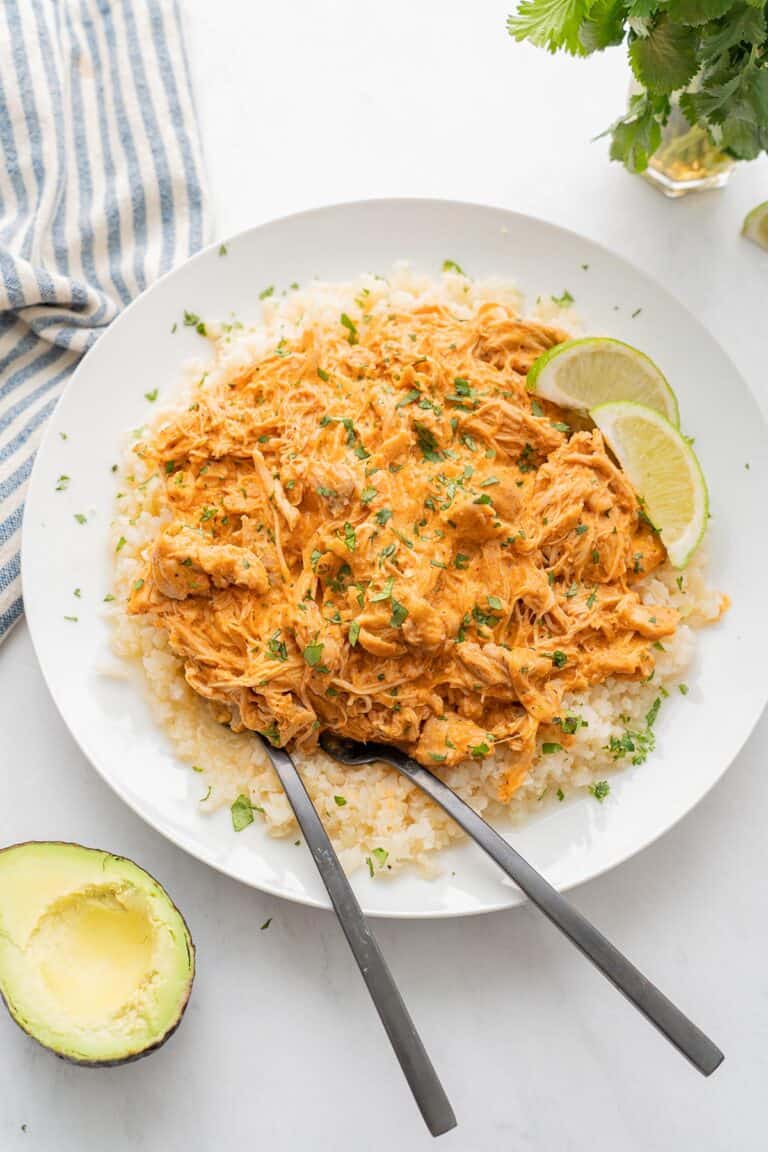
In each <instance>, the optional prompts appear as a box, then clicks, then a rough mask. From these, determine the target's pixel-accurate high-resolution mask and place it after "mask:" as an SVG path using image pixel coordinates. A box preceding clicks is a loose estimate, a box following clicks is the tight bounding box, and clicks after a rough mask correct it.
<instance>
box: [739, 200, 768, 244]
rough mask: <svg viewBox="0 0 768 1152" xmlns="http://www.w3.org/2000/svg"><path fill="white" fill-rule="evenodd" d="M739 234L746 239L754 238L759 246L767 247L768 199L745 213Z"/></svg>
mask: <svg viewBox="0 0 768 1152" xmlns="http://www.w3.org/2000/svg"><path fill="white" fill-rule="evenodd" d="M741 234H742V236H746V237H747V239H748V240H754V242H755V244H759V245H760V247H761V248H768V200H766V201H765V202H764V203H763V204H758V206H757V208H753V209H752V211H751V212H748V213H747V215H746V216H745V217H744V223H743V224H742V226H741Z"/></svg>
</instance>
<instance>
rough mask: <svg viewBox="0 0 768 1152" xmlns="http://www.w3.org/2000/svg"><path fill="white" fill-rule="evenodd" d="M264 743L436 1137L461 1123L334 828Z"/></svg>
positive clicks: (279, 754) (283, 755)
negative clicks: (332, 836) (338, 849)
mask: <svg viewBox="0 0 768 1152" xmlns="http://www.w3.org/2000/svg"><path fill="white" fill-rule="evenodd" d="M263 744H264V747H265V749H266V751H267V753H268V755H269V758H270V760H271V761H272V767H273V768H274V769H275V772H276V773H277V775H278V777H279V779H280V783H281V784H282V786H283V789H284V790H285V794H286V796H287V797H288V800H289V802H290V805H291V807H292V808H293V811H294V812H295V814H296V819H297V820H298V822H299V826H300V828H301V830H302V832H303V833H304V839H305V840H306V842H307V844H308V846H309V850H310V852H311V853H312V856H313V859H314V861H315V864H316V865H317V870H318V872H319V873H320V876H321V878H322V881H323V883H324V884H325V887H326V889H327V891H328V895H329V896H330V898H331V903H332V904H333V907H334V909H335V912H336V915H337V916H338V918H339V923H340V924H341V927H342V929H343V931H344V935H345V936H346V938H347V943H348V944H349V946H350V948H351V949H352V953H353V955H354V957H355V960H356V961H357V966H358V968H359V969H360V972H361V973H362V976H363V979H364V980H365V983H366V984H367V985H368V991H369V992H370V994H371V999H372V1000H373V1003H374V1005H375V1006H376V1011H377V1012H378V1014H379V1018H380V1019H381V1022H382V1024H383V1025H384V1027H385V1029H386V1032H387V1035H388V1036H389V1040H390V1043H391V1045H392V1047H393V1048H394V1050H395V1055H396V1056H397V1059H398V1060H399V1062H400V1067H401V1068H402V1070H403V1073H404V1074H405V1078H406V1080H407V1081H408V1084H409V1086H410V1089H411V1092H412V1093H413V1095H414V1099H415V1100H416V1103H417V1104H418V1106H419V1110H420V1111H421V1114H422V1116H423V1117H424V1122H425V1123H426V1125H427V1128H429V1131H430V1132H431V1133H432V1135H433V1136H440V1135H442V1133H443V1132H449V1131H450V1129H451V1128H455V1127H456V1117H455V1116H454V1113H453V1109H452V1108H451V1105H450V1101H449V1100H448V1097H447V1096H446V1094H445V1091H444V1090H443V1086H442V1084H441V1083H440V1081H439V1080H438V1078H437V1073H436V1072H435V1070H434V1068H433V1067H432V1062H431V1060H430V1059H429V1056H428V1055H427V1052H426V1049H425V1048H424V1045H423V1044H422V1042H421V1039H420V1037H419V1034H418V1032H417V1031H416V1028H415V1026H414V1023H413V1021H412V1020H411V1017H410V1015H409V1013H408V1009H407V1008H406V1006H405V1002H404V1000H403V998H402V996H401V995H400V992H399V991H398V988H397V985H396V984H395V981H394V978H393V976H392V973H391V972H390V970H389V968H388V966H387V962H386V960H385V959H384V956H383V955H382V952H381V949H380V948H379V945H378V943H377V942H376V938H375V937H374V935H373V932H372V931H371V929H370V926H369V925H368V922H367V921H366V919H365V916H364V915H363V911H362V909H361V907H360V905H359V904H358V902H357V899H356V897H355V894H354V892H353V891H352V887H351V885H350V883H349V880H347V877H346V875H345V873H344V869H343V868H342V867H341V864H340V863H339V858H338V856H337V855H336V853H335V852H334V850H333V845H332V844H331V841H330V840H329V838H328V833H327V832H326V830H325V828H324V827H323V823H322V821H321V819H320V817H319V816H318V814H317V809H316V808H315V806H314V804H313V803H312V801H311V800H310V798H309V795H308V793H307V790H306V788H305V787H304V784H303V782H302V779H301V776H300V775H299V773H298V771H297V769H296V765H295V764H294V763H293V760H292V759H291V757H290V756H289V755H288V753H287V752H286V751H285V750H284V749H282V748H273V747H272V745H271V744H269V743H268V742H267V741H266V740H263Z"/></svg>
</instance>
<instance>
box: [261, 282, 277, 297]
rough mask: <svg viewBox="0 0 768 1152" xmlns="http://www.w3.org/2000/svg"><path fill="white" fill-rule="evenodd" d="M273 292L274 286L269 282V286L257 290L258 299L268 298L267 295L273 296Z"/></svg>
mask: <svg viewBox="0 0 768 1152" xmlns="http://www.w3.org/2000/svg"><path fill="white" fill-rule="evenodd" d="M274 294H275V286H274V284H270V285H269V287H268V288H265V289H264V291H263V292H259V300H268V299H269V297H270V296H274Z"/></svg>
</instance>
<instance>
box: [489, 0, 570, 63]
mask: <svg viewBox="0 0 768 1152" xmlns="http://www.w3.org/2000/svg"><path fill="white" fill-rule="evenodd" d="M588 7H589V4H588V0H522V3H520V4H519V5H518V9H517V13H516V14H515V15H514V16H510V17H509V19H508V20H507V31H508V32H509V34H510V36H514V38H515V40H530V41H531V43H532V44H536V45H537V47H539V48H547V49H548V50H549V51H550V52H555V51H556V50H557V49H558V48H562V49H564V50H565V51H566V52H570V53H571V55H573V56H578V55H580V54H581V53H582V51H583V49H582V46H581V41H580V40H579V30H580V28H581V26H582V22H583V20H584V17H585V16H586V14H587V10H588Z"/></svg>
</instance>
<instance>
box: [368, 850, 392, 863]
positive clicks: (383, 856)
mask: <svg viewBox="0 0 768 1152" xmlns="http://www.w3.org/2000/svg"><path fill="white" fill-rule="evenodd" d="M371 856H373V858H374V860H375V861H376V863H377V864H378V866H379V868H383V867H384V865H385V864H386V862H387V860H388V858H389V852H387V851H386V849H384V848H374V849H373V851H372V852H371Z"/></svg>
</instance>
